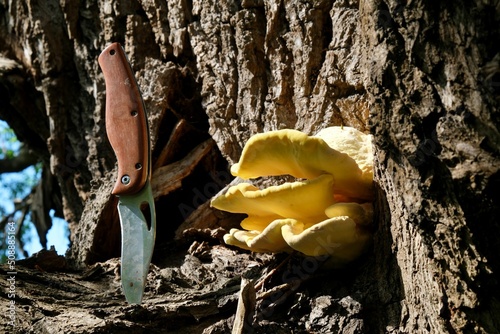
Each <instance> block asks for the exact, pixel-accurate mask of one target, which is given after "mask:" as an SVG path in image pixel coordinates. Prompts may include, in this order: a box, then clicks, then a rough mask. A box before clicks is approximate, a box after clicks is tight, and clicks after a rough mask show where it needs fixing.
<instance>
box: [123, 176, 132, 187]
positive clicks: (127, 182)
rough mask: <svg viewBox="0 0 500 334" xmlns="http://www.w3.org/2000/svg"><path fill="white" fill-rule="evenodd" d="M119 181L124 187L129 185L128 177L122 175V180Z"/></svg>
mask: <svg viewBox="0 0 500 334" xmlns="http://www.w3.org/2000/svg"><path fill="white" fill-rule="evenodd" d="M121 181H122V183H123V184H124V185H127V184H129V183H130V176H128V175H123V176H122V180H121Z"/></svg>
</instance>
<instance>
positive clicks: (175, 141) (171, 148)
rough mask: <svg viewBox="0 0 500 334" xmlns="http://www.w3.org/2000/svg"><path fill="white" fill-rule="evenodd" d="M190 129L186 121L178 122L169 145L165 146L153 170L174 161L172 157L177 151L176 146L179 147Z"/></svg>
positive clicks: (169, 139)
mask: <svg viewBox="0 0 500 334" xmlns="http://www.w3.org/2000/svg"><path fill="white" fill-rule="evenodd" d="M188 128H189V123H188V122H186V121H185V120H184V119H181V120H180V121H178V122H177V124H175V127H174V129H173V130H172V133H171V134H170V137H169V138H168V141H167V143H166V144H165V146H164V147H163V149H162V150H161V152H160V155H159V156H158V158H157V159H156V162H155V164H154V166H153V170H157V169H158V168H160V167H162V166H164V165H165V164H166V163H168V162H169V161H171V160H172V157H173V155H174V154H175V151H176V150H175V146H176V145H179V142H180V141H181V140H180V139H181V137H182V136H183V135H184V134H186V133H187V132H188Z"/></svg>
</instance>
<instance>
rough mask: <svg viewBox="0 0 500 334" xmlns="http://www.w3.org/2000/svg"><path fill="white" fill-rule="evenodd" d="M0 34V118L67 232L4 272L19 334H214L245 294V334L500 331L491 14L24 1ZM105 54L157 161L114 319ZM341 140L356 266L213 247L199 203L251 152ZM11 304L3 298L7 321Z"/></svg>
mask: <svg viewBox="0 0 500 334" xmlns="http://www.w3.org/2000/svg"><path fill="white" fill-rule="evenodd" d="M0 13H1V14H2V16H1V19H0V52H1V53H2V55H3V57H5V58H8V59H10V60H11V61H15V62H16V63H17V64H18V65H17V66H14V67H13V66H10V69H9V70H7V69H5V70H3V71H2V72H0V73H1V74H2V77H1V78H0V80H1V81H0V83H1V84H2V85H1V86H0V87H1V89H2V99H1V100H2V102H1V103H2V105H1V106H0V107H1V108H0V117H2V118H3V119H6V120H7V121H8V122H9V124H11V126H12V127H13V128H14V130H15V131H16V133H17V134H18V136H19V138H20V139H22V140H23V142H24V143H25V145H27V146H28V147H29V148H31V149H32V150H33V151H34V152H35V153H36V154H37V155H38V156H39V158H40V160H41V161H43V163H44V166H45V168H46V170H47V171H49V170H50V175H52V177H54V178H55V179H56V181H57V182H56V183H57V185H58V188H59V189H60V195H59V196H60V199H61V204H60V205H61V206H62V212H63V213H64V217H65V219H66V220H67V221H68V222H69V224H70V229H71V232H72V233H71V240H72V246H71V249H70V251H69V252H68V254H67V256H66V258H60V257H57V256H55V255H54V254H53V253H51V252H50V251H48V252H42V253H40V254H38V255H37V256H36V257H34V258H32V259H29V260H26V261H24V262H23V263H17V265H16V270H17V275H16V280H15V282H16V298H15V301H16V307H17V309H16V325H17V327H16V328H15V329H16V330H18V331H20V332H33V333H39V332H40V333H45V332H49V333H64V332H71V333H105V332H113V333H121V332H130V331H131V330H134V332H137V333H142V332H144V333H146V332H148V333H150V332H157V333H176V332H178V333H187V332H193V333H201V332H203V333H227V332H228V331H230V328H231V327H232V324H233V321H234V314H235V312H236V306H237V304H238V291H239V290H240V281H241V277H242V276H243V277H245V279H243V281H244V282H248V281H252V282H254V283H255V284H256V291H257V292H256V293H257V296H256V306H255V310H246V312H249V313H248V314H249V315H247V316H246V317H245V319H243V320H241V319H239V320H238V324H239V326H240V327H241V328H243V329H244V330H245V331H250V330H251V329H253V330H254V331H255V332H262V333H268V332H270V331H275V332H277V333H292V332H293V333H300V332H318V333H332V332H339V333H386V332H391V333H476V332H480V333H496V332H499V331H500V320H499V319H500V305H499V298H500V295H499V292H498V290H499V289H498V272H499V271H500V260H499V259H498V256H496V253H497V250H498V248H499V240H500V239H499V238H498V235H499V232H500V223H499V222H498V217H499V216H500V215H499V207H500V198H499V197H500V196H499V195H498V193H497V192H496V190H497V188H498V185H499V179H500V178H499V172H498V170H499V167H500V161H499V154H500V134H499V131H498V125H499V122H500V117H499V112H498V104H499V102H500V100H499V98H498V96H499V95H498V94H499V82H500V73H499V72H500V56H499V54H500V53H499V52H500V50H499V46H498V43H497V41H498V40H499V37H500V35H499V33H500V30H499V28H498V27H499V26H500V25H499V21H500V4H498V2H495V1H479V0H475V1H467V0H458V1H454V2H453V3H446V2H432V1H430V0H427V1H426V0H417V1H409V2H407V1H395V0H360V1H355V0H345V1H333V0H323V1H321V0H318V1H305V0H303V1H300V0H299V1H280V0H254V1H252V0H246V1H241V2H240V1H230V0H227V1H222V2H219V1H182V0H181V1H173V0H168V1H160V0H131V1H104V0H102V1H97V2H95V1H87V0H80V1H77V2H74V1H67V0H60V1H55V0H46V1H35V0H28V1H0ZM112 41H118V42H121V43H122V44H123V45H124V47H125V51H126V53H127V54H128V56H129V59H130V61H131V63H132V67H133V70H134V71H135V73H136V76H137V78H138V83H139V86H140V87H141V89H142V93H143V97H144V101H145V104H146V107H147V109H148V112H149V123H150V127H151V129H152V142H153V145H154V152H153V158H154V166H155V167H154V174H153V183H154V189H155V198H156V207H157V215H158V226H159V227H158V233H157V244H156V247H155V253H154V256H153V265H152V271H151V273H150V275H149V280H148V286H147V289H146V298H145V302H144V304H143V305H142V306H128V305H126V304H125V302H124V299H123V297H122V295H121V292H120V289H119V278H117V277H116V275H117V274H116V272H118V271H117V268H118V266H119V264H118V261H117V259H116V257H117V256H118V255H119V238H120V236H119V233H120V232H119V225H118V220H117V216H116V211H115V205H116V199H114V198H113V197H112V196H110V190H111V186H112V184H113V183H114V175H115V173H116V170H115V158H114V155H113V153H112V151H111V150H110V147H109V144H108V142H107V140H106V135H105V132H104V98H105V96H104V91H105V87H104V80H103V77H102V75H101V72H100V70H99V67H98V64H97V56H98V55H99V53H100V51H101V50H102V49H103V48H104V47H105V46H106V45H107V43H109V42H112ZM340 124H343V125H346V126H353V127H356V128H358V129H360V130H362V131H365V132H367V133H368V132H370V133H372V134H373V135H374V149H375V181H376V185H377V199H376V202H375V204H376V212H377V214H376V219H375V221H374V225H375V233H374V243H373V250H372V251H371V252H370V254H367V255H366V256H365V257H364V258H362V259H361V260H360V261H358V262H356V263H354V264H353V265H351V266H349V267H348V268H343V269H328V268H322V267H321V264H322V263H321V262H320V260H319V259H315V258H303V257H300V256H298V255H293V256H292V257H290V258H286V256H284V255H275V256H270V255H265V254H259V255H256V254H249V253H246V252H243V251H239V250H234V249H229V248H227V247H225V246H224V245H223V243H221V241H220V237H221V235H222V234H223V233H224V230H226V229H228V228H229V227H231V226H236V225H237V224H238V219H239V218H240V217H236V216H234V215H226V214H223V213H220V212H215V211H213V210H211V209H210V208H209V207H208V205H207V200H208V199H209V198H210V197H211V196H213V195H214V194H215V193H217V192H218V191H219V190H221V189H222V188H223V187H224V186H225V185H226V184H227V183H229V182H230V181H231V177H230V176H229V173H228V172H227V163H234V162H235V161H236V160H237V159H238V157H239V154H240V152H241V149H242V146H243V145H244V143H245V141H246V140H247V139H248V138H249V137H250V136H251V135H253V134H255V133H258V132H263V131H268V130H273V129H281V128H295V129H299V130H302V131H304V132H306V133H314V132H316V131H318V130H320V129H322V128H324V127H327V126H331V125H340ZM155 180H156V181H155ZM155 182H156V183H155ZM58 191H59V190H57V191H55V193H57V194H58ZM52 204H53V206H57V201H54V203H52ZM8 271H9V268H8V267H2V269H1V272H2V277H7V272H8ZM1 284H2V287H5V288H7V287H8V285H9V282H8V281H7V280H6V279H2V281H1ZM243 291H252V290H251V289H250V290H248V289H242V292H243ZM247 293H248V292H247ZM249 298H250V297H249ZM240 301H241V300H240ZM9 302H10V300H9V298H8V297H7V296H6V295H4V294H2V295H0V305H1V307H2V313H4V312H3V310H6V309H7V308H8V303H9ZM247 305H252V303H247ZM250 308H251V307H250ZM1 326H2V327H0V328H1V329H2V330H5V331H7V332H11V331H12V329H13V328H12V327H10V326H9V325H8V324H4V322H3V321H2V325H1Z"/></svg>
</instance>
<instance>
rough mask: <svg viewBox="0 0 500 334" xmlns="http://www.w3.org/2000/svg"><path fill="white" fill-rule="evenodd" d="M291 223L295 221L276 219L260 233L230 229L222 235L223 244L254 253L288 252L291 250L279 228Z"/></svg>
mask: <svg viewBox="0 0 500 334" xmlns="http://www.w3.org/2000/svg"><path fill="white" fill-rule="evenodd" d="M293 222H295V219H277V220H275V221H273V222H271V223H270V224H269V225H268V226H267V227H266V228H265V229H264V230H263V231H262V232H261V233H259V232H257V231H241V230H238V229H231V231H230V232H229V234H226V235H224V242H225V243H226V244H228V245H233V246H237V247H240V248H244V249H248V250H251V251H254V252H286V251H288V252H290V251H292V249H291V248H290V247H289V246H288V244H287V243H286V242H285V240H284V239H283V235H282V234H281V227H282V226H285V225H288V224H292V223H293Z"/></svg>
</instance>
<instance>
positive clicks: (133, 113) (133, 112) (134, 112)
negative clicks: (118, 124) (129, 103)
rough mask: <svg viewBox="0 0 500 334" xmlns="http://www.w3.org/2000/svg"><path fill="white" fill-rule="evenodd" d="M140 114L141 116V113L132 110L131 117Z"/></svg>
mask: <svg viewBox="0 0 500 334" xmlns="http://www.w3.org/2000/svg"><path fill="white" fill-rule="evenodd" d="M138 114H139V113H138V112H137V110H132V111H131V112H130V115H131V116H132V117H135V116H137V115H138Z"/></svg>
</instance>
